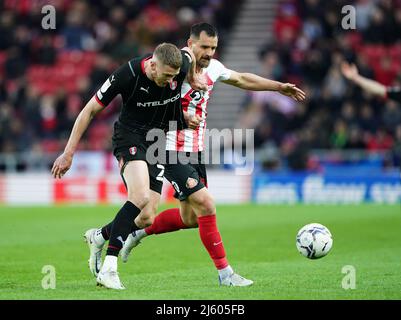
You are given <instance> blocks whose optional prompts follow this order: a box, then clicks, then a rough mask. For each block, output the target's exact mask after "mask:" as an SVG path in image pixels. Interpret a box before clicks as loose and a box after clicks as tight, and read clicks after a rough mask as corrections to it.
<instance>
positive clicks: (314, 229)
mask: <svg viewBox="0 0 401 320" xmlns="http://www.w3.org/2000/svg"><path fill="white" fill-rule="evenodd" d="M296 240H297V241H296V244H297V249H298V251H299V253H300V254H302V255H303V256H305V257H307V258H309V259H319V258H322V257H324V256H325V255H326V254H328V253H329V251H330V249H331V247H332V246H333V239H332V237H331V233H330V231H329V229H327V228H326V227H325V226H324V225H321V224H319V223H311V224H307V225H306V226H303V227H302V228H301V229H300V230H299V231H298V234H297V239H296Z"/></svg>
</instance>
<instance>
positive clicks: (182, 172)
mask: <svg viewBox="0 0 401 320" xmlns="http://www.w3.org/2000/svg"><path fill="white" fill-rule="evenodd" d="M170 152H171V151H170ZM200 154H201V153H200V152H199V157H198V159H199V161H198V163H188V164H181V163H179V162H178V161H177V162H178V163H176V164H171V163H169V161H168V162H167V164H166V165H165V168H166V170H165V173H164V176H165V177H166V179H167V180H168V181H169V182H170V183H171V184H172V186H173V187H174V189H175V194H174V197H175V198H177V199H178V200H180V201H184V200H185V199H186V198H188V197H189V196H190V195H191V194H193V193H194V192H196V191H198V190H200V189H202V188H203V187H207V175H206V167H205V164H204V163H201V161H200V158H201V155H200Z"/></svg>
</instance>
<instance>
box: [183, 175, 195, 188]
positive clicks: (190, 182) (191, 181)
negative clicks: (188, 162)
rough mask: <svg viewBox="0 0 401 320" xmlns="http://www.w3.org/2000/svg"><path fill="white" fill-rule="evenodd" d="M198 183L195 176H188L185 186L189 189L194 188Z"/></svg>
mask: <svg viewBox="0 0 401 320" xmlns="http://www.w3.org/2000/svg"><path fill="white" fill-rule="evenodd" d="M197 185H198V180H196V179H194V178H188V179H187V183H186V184H185V186H186V187H187V188H188V189H192V188H195V187H196V186H197Z"/></svg>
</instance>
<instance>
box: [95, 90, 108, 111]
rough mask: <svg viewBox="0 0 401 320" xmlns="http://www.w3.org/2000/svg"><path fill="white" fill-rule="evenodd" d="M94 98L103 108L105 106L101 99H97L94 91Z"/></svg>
mask: <svg viewBox="0 0 401 320" xmlns="http://www.w3.org/2000/svg"><path fill="white" fill-rule="evenodd" d="M95 99H96V101H97V103H99V104H100V105H101V106H102V107H103V108H105V107H106V106H105V105H104V103H103V102H102V101H100V100H99V98H98V97H97V94H96V93H95Z"/></svg>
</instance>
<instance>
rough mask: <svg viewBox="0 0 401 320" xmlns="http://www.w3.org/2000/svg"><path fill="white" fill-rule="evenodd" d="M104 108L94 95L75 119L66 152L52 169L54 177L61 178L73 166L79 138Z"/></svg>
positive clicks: (55, 162)
mask: <svg viewBox="0 0 401 320" xmlns="http://www.w3.org/2000/svg"><path fill="white" fill-rule="evenodd" d="M103 109H104V107H103V106H102V105H100V104H99V103H98V102H97V101H96V99H95V96H93V97H92V99H91V100H89V102H88V103H87V104H86V106H85V107H84V108H83V109H82V111H81V112H80V113H79V115H78V117H77V119H76V120H75V123H74V126H73V128H72V131H71V134H70V138H69V139H68V142H67V145H66V147H65V149H64V152H63V153H62V154H61V155H60V156H59V157H58V158H57V159H56V161H54V164H53V167H52V170H51V173H52V175H53V177H54V178H59V179H61V177H62V176H63V175H64V174H65V173H66V172H67V171H68V170H69V169H70V168H71V164H72V158H73V156H74V153H75V150H76V149H77V146H78V143H79V140H80V139H81V137H82V135H83V133H84V132H85V130H86V129H87V128H88V126H89V123H90V122H91V120H92V118H93V117H94V116H95V115H96V114H97V113H98V112H100V111H101V110H103Z"/></svg>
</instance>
